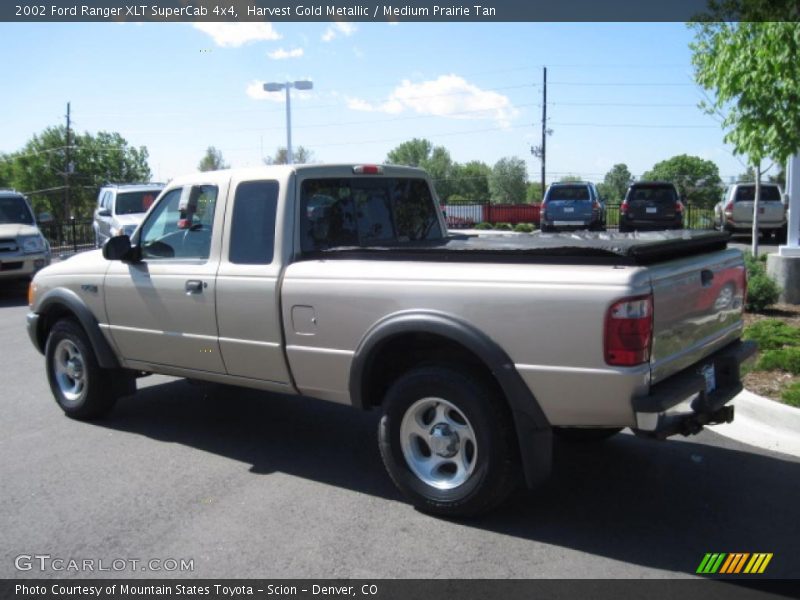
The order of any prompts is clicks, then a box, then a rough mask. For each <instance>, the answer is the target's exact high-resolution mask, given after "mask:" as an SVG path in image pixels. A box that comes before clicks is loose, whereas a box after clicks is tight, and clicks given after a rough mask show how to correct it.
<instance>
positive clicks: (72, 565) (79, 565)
mask: <svg viewBox="0 0 800 600" xmlns="http://www.w3.org/2000/svg"><path fill="white" fill-rule="evenodd" d="M14 567H15V568H16V569H17V571H35V572H40V573H47V572H55V573H62V572H67V573H109V572H116V573H120V572H128V573H133V572H142V571H151V572H154V573H186V572H189V573H191V572H193V571H194V559H193V558H148V559H140V558H112V559H107V558H71V557H70V558H65V557H60V556H52V555H50V554H20V555H19V556H17V557H16V558H15V559H14Z"/></svg>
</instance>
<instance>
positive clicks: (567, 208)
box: [564, 206, 575, 213]
mask: <svg viewBox="0 0 800 600" xmlns="http://www.w3.org/2000/svg"><path fill="white" fill-rule="evenodd" d="M564 212H565V213H572V212H575V209H574V208H573V207H571V206H565V207H564Z"/></svg>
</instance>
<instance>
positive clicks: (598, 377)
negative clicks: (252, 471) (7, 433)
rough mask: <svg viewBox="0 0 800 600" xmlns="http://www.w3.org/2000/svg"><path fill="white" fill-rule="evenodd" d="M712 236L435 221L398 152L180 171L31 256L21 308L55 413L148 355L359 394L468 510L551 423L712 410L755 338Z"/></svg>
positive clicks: (430, 494) (600, 424) (728, 413)
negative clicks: (534, 231)
mask: <svg viewBox="0 0 800 600" xmlns="http://www.w3.org/2000/svg"><path fill="white" fill-rule="evenodd" d="M727 237H728V236H727V234H724V233H721V232H714V231H708V232H688V231H686V232H657V233H649V234H618V233H589V232H583V233H573V234H559V235H526V236H518V237H515V238H513V239H512V238H499V237H496V238H491V237H470V236H465V235H450V234H448V232H447V229H446V226H445V221H444V218H443V215H442V213H441V211H440V210H439V206H438V202H437V201H436V196H435V192H434V191H433V186H432V184H431V181H430V179H429V177H428V175H427V174H426V173H425V172H424V171H421V170H418V169H411V168H405V167H395V166H374V165H355V166H354V165H343V166H334V165H327V166H321V165H301V166H273V167H264V168H258V169H251V170H228V171H217V172H207V173H198V174H194V175H191V176H187V177H184V178H181V179H176V180H173V181H172V182H171V183H170V184H168V185H167V187H166V188H165V189H164V190H163V191H162V193H161V194H160V195H159V197H158V198H157V200H156V201H155V203H154V204H153V206H152V207H151V208H150V210H149V212H148V213H147V215H146V217H145V219H144V221H143V223H142V224H141V225H140V226H139V227H138V228H137V230H136V232H135V233H134V234H133V236H132V237H131V238H129V237H128V236H119V237H115V238H112V239H110V240H109V241H108V242H107V243H106V244H105V245H104V247H103V249H102V251H101V250H97V251H91V252H86V253H83V254H79V255H77V256H75V257H73V258H70V259H68V260H66V261H64V262H60V263H58V264H55V265H52V266H50V267H48V268H46V269H44V270H43V271H41V272H40V273H38V274H37V275H36V278H35V279H34V281H33V282H32V285H31V292H30V305H31V311H30V313H29V315H28V329H29V332H30V337H31V339H32V340H33V343H34V345H35V346H36V347H37V348H38V349H39V351H40V352H42V353H43V354H44V355H45V358H46V361H45V362H46V371H47V377H48V379H49V382H50V387H51V389H52V392H53V395H54V396H55V399H56V401H57V402H58V404H59V405H60V407H61V408H62V409H63V411H64V412H65V413H66V414H67V415H68V416H70V417H73V418H78V419H90V418H94V417H98V416H100V415H102V414H103V413H105V412H106V411H108V410H109V409H111V407H112V406H113V404H114V402H115V400H116V399H117V398H119V397H121V396H125V395H130V394H133V393H134V392H135V390H136V378H137V377H138V376H141V375H144V374H148V373H162V374H167V375H174V376H182V377H187V378H191V379H199V380H207V381H211V382H219V383H224V384H233V385H238V386H245V387H250V388H258V389H261V390H266V391H269V392H280V393H283V394H297V395H304V396H309V397H313V398H318V399H321V400H328V401H331V402H338V403H342V404H349V405H351V406H353V407H356V408H360V409H373V408H379V409H381V410H382V411H383V414H382V418H381V420H380V425H379V446H380V452H381V455H382V457H383V460H384V463H385V465H386V468H387V470H388V472H389V474H390V476H391V478H392V479H393V480H394V482H395V484H396V485H397V486H398V488H400V490H402V491H403V492H404V493H405V494H406V495H407V496H408V497H409V498H410V499H411V501H412V502H413V503H414V504H415V505H416V506H417V507H419V508H420V509H422V510H425V511H428V512H430V513H435V514H440V515H450V516H454V515H459V516H465V515H473V514H477V513H480V512H484V511H486V510H489V509H491V508H492V507H494V506H496V505H497V504H499V503H500V502H501V501H502V500H503V499H504V498H506V497H507V495H508V494H509V493H510V491H511V490H512V489H513V488H514V487H515V486H517V485H518V484H519V483H521V482H522V481H524V482H526V483H527V484H528V485H529V486H534V485H536V484H537V483H538V482H540V481H542V480H543V479H544V478H545V477H546V476H547V475H548V473H549V471H550V465H551V447H552V434H553V432H556V433H559V434H564V435H566V436H569V437H573V438H574V437H579V438H602V437H608V436H610V435H612V434H614V433H616V432H618V431H619V430H620V429H621V428H624V427H630V428H631V429H633V430H634V432H636V433H637V434H639V435H644V436H649V437H653V438H665V437H667V436H670V435H673V434H684V435H688V434H692V433H696V432H698V431H699V430H700V429H701V428H702V427H703V425H705V424H710V423H721V422H727V421H730V420H731V419H732V417H733V408H732V407H731V406H728V405H727V403H728V402H729V401H730V399H731V398H732V397H733V396H734V395H735V394H736V393H737V392H738V391H739V390H740V389H741V384H740V378H739V365H740V363H741V362H742V361H744V360H745V359H746V358H748V357H750V356H751V355H752V353H753V352H754V349H755V347H754V345H753V344H752V343H750V342H743V341H741V340H740V336H741V333H742V310H743V302H744V297H745V293H746V275H745V268H744V264H743V259H742V254H741V252H739V251H738V250H734V249H728V248H727ZM265 401H266V402H268V401H269V396H268V395H265ZM298 435H302V431H298Z"/></svg>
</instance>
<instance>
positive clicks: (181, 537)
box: [0, 288, 800, 578]
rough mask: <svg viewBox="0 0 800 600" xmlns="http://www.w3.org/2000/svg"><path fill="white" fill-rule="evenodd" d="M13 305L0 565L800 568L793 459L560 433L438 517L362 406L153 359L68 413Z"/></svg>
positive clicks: (777, 572)
mask: <svg viewBox="0 0 800 600" xmlns="http://www.w3.org/2000/svg"><path fill="white" fill-rule="evenodd" d="M26 311H27V307H26V306H25V298H24V289H21V288H20V289H17V290H13V291H9V290H8V289H0V340H2V348H3V351H2V357H3V376H2V386H0V389H2V407H3V417H2V419H0V456H2V462H0V465H1V466H0V468H1V469H2V470H1V471H0V490H2V494H1V496H0V497H2V503H0V538H2V544H0V577H41V576H62V577H63V576H69V577H72V576H76V574H75V573H72V572H58V571H52V570H51V571H47V572H45V573H41V572H39V571H38V569H37V568H34V569H33V570H31V571H24V572H20V571H17V570H16V569H15V566H14V563H15V558H16V557H17V556H19V555H23V554H26V555H42V554H47V555H50V556H51V557H53V558H64V559H79V560H82V559H94V560H95V561H96V560H97V559H102V560H103V561H105V563H106V565H108V564H109V563H110V562H111V561H112V560H114V559H124V560H130V559H139V560H150V559H169V558H173V559H178V560H180V559H191V560H193V561H194V571H193V572H186V573H182V574H179V573H170V575H184V576H193V577H209V578H216V577H323V578H334V577H341V578H346V577H353V578H372V577H406V578H412V577H424V578H429V577H434V578H440V577H489V578H512V577H519V578H533V577H538V578H541V577H559V578H561V577H563V578H576V577H626V578H627V577H634V578H636V577H685V576H689V575H690V574H692V573H694V571H695V569H696V568H697V566H698V564H699V563H700V561H701V559H702V557H703V555H704V554H705V553H706V552H772V553H774V558H773V560H772V562H771V563H770V565H769V567H768V570H767V574H768V575H770V576H773V577H797V576H798V575H800V559H798V552H797V550H798V533H800V530H798V518H797V510H798V503H797V500H798V498H800V460H798V459H793V458H791V457H788V456H784V455H779V454H773V453H770V452H766V451H761V450H758V449H755V448H752V447H748V446H745V445H742V444H739V443H737V442H733V441H731V440H728V439H725V438H723V437H721V436H717V435H716V434H714V433H711V432H704V433H702V434H701V435H699V436H696V437H694V438H690V439H687V440H674V441H669V442H666V443H658V442H651V441H646V440H640V439H637V438H635V437H633V436H632V435H625V434H623V435H619V436H617V437H616V438H614V439H612V440H610V441H609V442H607V443H605V444H602V445H600V446H595V447H586V446H583V447H575V446H569V445H561V444H559V445H557V446H556V449H555V471H554V475H553V477H552V478H551V480H550V481H549V482H548V483H547V484H546V485H545V486H543V487H542V488H540V489H538V490H536V491H535V492H524V493H520V494H518V495H517V496H516V497H515V498H513V499H512V501H511V502H510V503H509V504H507V505H506V506H504V507H503V508H502V509H501V510H498V511H497V512H496V513H494V514H492V515H490V516H487V517H484V518H481V519H478V520H472V521H467V522H450V521H446V520H441V519H435V518H432V517H428V516H426V515H423V514H421V513H419V512H416V511H415V510H414V509H413V508H411V507H410V506H409V505H407V504H406V503H405V502H404V501H403V499H402V498H401V497H400V496H399V494H398V493H397V492H396V491H395V489H394V487H393V486H392V484H391V482H390V481H389V479H388V477H387V476H386V475H385V473H384V470H383V467H382V464H381V461H380V457H379V455H378V451H377V448H376V423H377V420H376V415H374V414H366V413H360V412H357V411H355V410H351V409H348V408H345V407H340V406H335V405H331V404H326V403H321V402H317V401H312V400H307V399H296V398H288V397H277V396H270V395H265V394H260V393H255V392H249V391H244V392H236V393H232V392H230V391H225V390H223V389H221V388H213V387H209V388H206V387H202V386H193V385H190V384H188V383H186V382H184V381H180V380H173V379H169V378H163V377H151V378H148V379H144V380H141V381H140V392H139V394H138V395H137V396H135V397H132V398H127V399H124V400H122V401H121V402H120V403H119V404H118V406H117V409H116V410H115V412H114V413H113V414H112V415H111V416H110V417H109V418H107V419H105V420H103V421H100V422H96V423H92V424H88V423H81V422H77V421H72V420H70V419H68V418H66V417H64V416H63V415H62V413H61V411H60V410H59V409H58V408H57V406H56V405H55V403H54V402H53V400H52V398H51V396H50V391H49V389H48V386H47V383H46V379H45V374H44V368H43V364H44V363H43V359H42V357H41V356H40V355H39V354H38V353H37V352H36V351H35V350H34V348H33V347H32V346H31V344H30V342H29V340H28V337H27V334H26V332H25V327H24V315H25V313H26ZM92 575H94V576H97V573H84V574H81V575H77V576H85V577H90V576H92ZM102 575H103V576H109V575H114V574H113V573H111V574H109V573H103V574H102ZM132 575H133V576H151V577H152V576H166V573H161V572H139V571H138V570H137V571H136V572H134V573H131V572H129V571H124V572H122V573H119V576H126V577H130V576H132Z"/></svg>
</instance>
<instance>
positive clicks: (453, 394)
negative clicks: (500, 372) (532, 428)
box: [378, 366, 518, 517]
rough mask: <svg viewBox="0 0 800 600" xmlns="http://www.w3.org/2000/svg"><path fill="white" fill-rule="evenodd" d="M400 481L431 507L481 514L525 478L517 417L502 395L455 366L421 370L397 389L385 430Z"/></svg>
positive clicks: (383, 439)
mask: <svg viewBox="0 0 800 600" xmlns="http://www.w3.org/2000/svg"><path fill="white" fill-rule="evenodd" d="M378 438H379V444H380V450H381V456H382V457H383V463H384V465H385V466H386V469H387V471H388V472H389V475H390V476H391V478H392V480H393V481H394V483H395V485H397V487H398V488H399V489H400V491H402V492H403V493H404V494H405V495H406V496H408V497H409V498H410V499H411V502H412V503H413V504H414V506H416V507H417V508H418V509H420V510H422V511H423V512H427V513H431V514H435V515H440V516H448V517H456V516H460V517H464V516H474V515H477V514H480V513H483V512H486V511H488V510H490V509H492V508H494V507H495V506H497V505H498V504H500V503H501V502H502V501H503V500H505V499H506V498H507V497H508V495H509V494H510V493H511V491H512V490H513V489H514V486H515V484H516V482H517V476H518V465H517V460H516V457H517V451H516V443H515V437H514V428H513V422H512V420H511V415H510V412H509V410H508V407H507V406H506V405H505V403H504V401H503V399H502V398H501V397H500V395H499V393H498V392H497V391H496V390H495V389H494V388H493V386H490V385H488V384H486V383H484V382H483V381H481V380H480V379H477V378H474V377H473V376H471V375H468V374H467V373H465V372H463V371H461V370H459V369H456V368H451V367H439V366H429V367H419V368H416V369H414V370H412V371H409V372H408V373H406V374H405V375H403V376H401V377H400V378H399V379H398V380H397V381H396V382H395V383H394V384H393V385H392V386H391V388H390V389H389V391H388V393H387V394H386V398H385V402H384V415H383V418H382V419H381V422H380V428H379V432H378Z"/></svg>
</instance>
